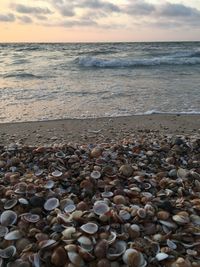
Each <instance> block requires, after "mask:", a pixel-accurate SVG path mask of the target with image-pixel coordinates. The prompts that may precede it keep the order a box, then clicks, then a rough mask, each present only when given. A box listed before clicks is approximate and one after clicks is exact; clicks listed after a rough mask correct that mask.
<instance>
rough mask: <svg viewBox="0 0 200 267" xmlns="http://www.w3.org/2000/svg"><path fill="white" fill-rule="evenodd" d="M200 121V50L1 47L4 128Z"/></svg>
mask: <svg viewBox="0 0 200 267" xmlns="http://www.w3.org/2000/svg"><path fill="white" fill-rule="evenodd" d="M155 113H158V114H159V113H161V114H163V113H164V114H165V113H166V114H200V42H151V43H150V42H148V43H144V42H143V43H9V44H8V43H1V44H0V122H1V123H3V122H18V121H38V120H39V121H42V120H54V119H66V118H96V117H115V116H129V115H136V114H137V115H142V114H155Z"/></svg>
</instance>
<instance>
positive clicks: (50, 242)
mask: <svg viewBox="0 0 200 267" xmlns="http://www.w3.org/2000/svg"><path fill="white" fill-rule="evenodd" d="M55 243H56V240H53V239H48V240H43V241H40V242H39V247H40V248H42V249H43V248H47V247H50V246H52V245H54V244H55Z"/></svg>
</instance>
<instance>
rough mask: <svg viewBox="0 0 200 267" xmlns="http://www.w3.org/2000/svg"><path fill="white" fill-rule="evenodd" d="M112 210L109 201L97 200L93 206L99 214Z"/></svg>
mask: <svg viewBox="0 0 200 267" xmlns="http://www.w3.org/2000/svg"><path fill="white" fill-rule="evenodd" d="M109 210H110V208H109V207H108V205H107V203H105V202H104V201H96V202H95V203H94V206H93V211H94V213H95V214H97V215H103V214H105V213H107V212H108V211H109Z"/></svg>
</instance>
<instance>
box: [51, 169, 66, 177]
mask: <svg viewBox="0 0 200 267" xmlns="http://www.w3.org/2000/svg"><path fill="white" fill-rule="evenodd" d="M51 175H52V176H53V177H61V176H62V175H63V173H62V172H61V171H59V170H55V171H53V172H52V173H51Z"/></svg>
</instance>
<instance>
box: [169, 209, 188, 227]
mask: <svg viewBox="0 0 200 267" xmlns="http://www.w3.org/2000/svg"><path fill="white" fill-rule="evenodd" d="M172 219H173V220H174V221H175V222H176V223H178V224H187V223H189V222H190V218H189V216H188V214H187V213H186V212H179V213H178V214H176V215H174V216H173V217H172Z"/></svg>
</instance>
